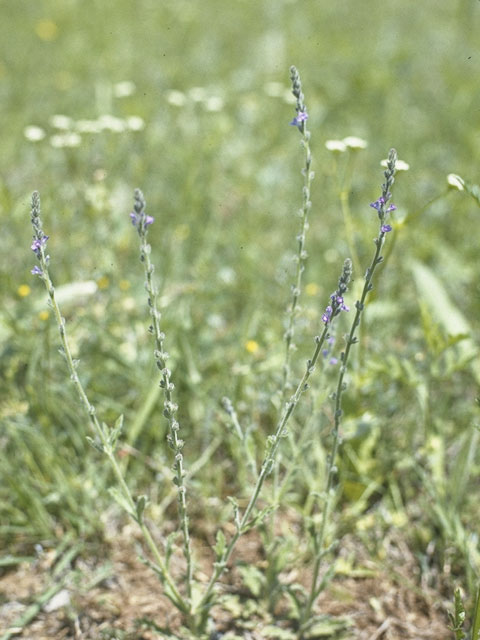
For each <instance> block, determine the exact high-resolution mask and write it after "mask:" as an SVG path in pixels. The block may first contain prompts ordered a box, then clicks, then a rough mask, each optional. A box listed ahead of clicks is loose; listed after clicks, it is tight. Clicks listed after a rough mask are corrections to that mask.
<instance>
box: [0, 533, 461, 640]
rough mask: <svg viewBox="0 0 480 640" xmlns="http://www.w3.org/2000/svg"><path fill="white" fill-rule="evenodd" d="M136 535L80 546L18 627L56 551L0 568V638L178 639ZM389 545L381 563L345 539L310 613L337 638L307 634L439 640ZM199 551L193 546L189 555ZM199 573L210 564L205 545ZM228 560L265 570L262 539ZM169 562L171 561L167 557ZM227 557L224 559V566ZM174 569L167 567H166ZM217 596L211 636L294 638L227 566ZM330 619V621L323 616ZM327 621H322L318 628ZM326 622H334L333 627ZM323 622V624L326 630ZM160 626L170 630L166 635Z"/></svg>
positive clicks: (443, 620)
mask: <svg viewBox="0 0 480 640" xmlns="http://www.w3.org/2000/svg"><path fill="white" fill-rule="evenodd" d="M135 537H136V532H135V530H134V528H133V527H132V526H127V527H124V528H123V530H122V532H121V534H119V535H116V536H114V537H112V539H111V540H109V542H108V545H106V547H105V548H103V552H102V553H103V557H99V555H100V554H99V553H98V549H97V553H96V554H94V556H92V557H89V555H88V553H86V552H85V549H84V550H83V551H82V553H81V554H80V555H78V556H77V557H76V558H75V559H74V560H73V562H72V563H71V564H70V566H69V569H68V571H67V572H66V573H65V574H63V576H58V577H57V579H58V580H62V582H61V585H60V586H59V589H58V590H57V594H56V595H55V596H54V597H53V598H51V599H50V600H49V601H48V602H46V603H44V605H43V606H41V607H40V606H38V611H37V612H35V615H32V616H31V617H32V618H33V619H32V620H31V621H30V622H29V623H28V624H26V625H25V626H22V625H17V628H16V629H14V628H13V627H14V626H15V624H16V621H18V620H19V618H21V617H22V616H25V614H26V613H27V612H28V607H29V606H30V605H32V603H34V602H35V601H37V599H38V597H39V596H41V594H44V593H45V592H46V590H47V589H48V588H49V587H50V586H51V585H52V568H53V566H54V564H55V563H56V562H58V557H57V555H56V553H55V550H54V549H52V550H44V552H43V553H42V554H40V556H39V557H38V559H37V560H35V561H34V562H29V563H23V564H20V565H18V566H16V567H15V568H14V569H13V570H8V569H3V570H2V573H0V638H1V634H2V633H5V631H6V630H7V629H10V630H11V631H13V633H12V635H11V636H4V637H12V638H23V639H27V638H28V639H29V640H47V639H48V640H60V639H70V638H72V639H74V640H97V639H107V638H110V639H113V638H116V639H118V640H156V639H157V638H165V637H173V638H178V639H180V640H187V636H186V635H185V633H184V632H182V631H180V627H179V622H180V621H179V618H178V615H177V614H176V611H175V610H174V607H173V606H172V604H171V603H170V602H169V600H167V599H166V598H165V597H164V596H163V595H162V589H161V585H160V583H159V581H158V579H157V577H156V576H155V574H154V573H153V571H152V570H151V569H150V568H149V567H148V566H146V565H145V564H144V563H142V562H141V561H140V560H139V559H138V554H137V553H136V551H135V543H136V540H135ZM387 547H389V548H390V551H389V552H388V554H387V557H386V558H385V559H383V558H382V561H381V562H380V561H372V560H370V559H368V557H367V554H366V553H365V551H364V550H363V549H362V548H361V545H359V543H358V541H355V540H354V539H353V538H351V539H350V538H349V539H348V540H346V541H345V542H344V543H342V550H343V551H342V552H343V553H345V549H347V554H348V555H349V557H350V558H351V557H352V551H354V553H355V558H356V560H355V563H354V564H355V567H352V568H350V570H346V571H343V572H342V573H341V574H340V575H336V576H335V578H334V579H333V580H332V582H331V583H330V584H329V586H328V588H327V589H326V590H325V591H324V592H323V593H322V594H321V596H320V598H319V601H318V604H317V610H316V613H318V614H322V615H325V616H327V617H326V618H325V619H326V620H327V622H328V621H329V620H330V621H333V622H334V621H335V619H337V618H340V619H348V622H349V626H347V627H343V630H342V629H341V627H342V625H340V628H339V630H338V631H337V635H335V634H333V631H332V634H333V635H329V634H328V631H325V630H324V631H323V632H322V631H321V630H320V631H319V632H318V635H313V636H312V640H313V639H315V638H318V640H326V638H338V639H340V638H342V639H352V640H354V639H355V640H397V639H401V638H408V639H409V640H447V639H451V638H452V634H451V632H449V631H448V626H447V624H448V622H447V615H446V609H447V606H448V603H447V602H446V601H445V600H444V599H443V598H442V596H441V595H440V594H439V593H438V592H435V591H434V590H432V589H431V588H428V587H427V586H425V585H422V584H421V578H420V577H419V571H418V567H417V563H416V560H415V558H414V556H413V554H411V553H410V552H409V550H408V548H407V547H406V546H405V545H402V544H401V543H400V544H391V543H390V544H389V545H387ZM201 551H202V549H199V548H197V549H196V553H197V556H198V555H199V553H201ZM204 551H205V554H204V555H205V573H203V572H202V570H199V571H198V572H197V575H196V578H197V579H198V580H201V581H202V580H206V579H207V577H208V576H207V567H208V565H209V560H208V550H207V545H205V548H204ZM236 558H237V559H238V558H242V561H243V562H247V563H249V564H251V565H253V566H257V567H259V568H260V569H262V567H264V566H265V562H264V558H263V557H262V551H261V545H260V544H259V541H258V539H257V538H256V535H255V534H254V533H251V534H248V535H246V536H244V538H243V539H241V540H240V543H239V548H238V550H237V554H236ZM174 562H175V559H174ZM234 564H235V558H234V559H233V565H234ZM173 569H174V570H175V567H174V568H173ZM308 574H309V567H308V566H307V567H305V568H304V570H303V571H293V572H289V573H288V574H286V575H284V576H282V579H283V580H284V581H285V582H288V583H291V582H299V583H302V582H304V583H305V584H307V582H308ZM223 589H224V592H225V594H226V598H225V602H224V604H223V605H222V606H218V607H216V608H214V609H213V610H212V618H213V620H214V624H215V627H216V631H215V632H214V633H212V634H211V638H212V639H213V638H215V640H221V639H222V638H224V639H225V640H229V639H233V638H237V639H244V640H263V639H275V638H278V639H279V640H281V639H282V638H287V637H294V636H293V635H291V636H289V635H288V630H289V629H290V630H292V629H293V626H292V622H291V620H289V619H288V617H287V613H288V611H287V607H286V606H285V605H280V606H279V607H278V610H276V611H275V612H274V613H273V614H269V613H268V612H267V611H266V607H265V605H264V603H262V602H260V601H258V599H255V598H254V597H253V595H252V593H251V592H249V591H248V589H246V588H245V586H244V585H243V583H242V581H241V580H240V577H239V575H238V573H237V572H236V570H235V569H234V567H232V571H230V572H229V573H228V574H227V576H226V578H225V580H224V582H223ZM328 616H330V618H329V617H328ZM327 627H328V624H327ZM333 627H335V624H333ZM333 627H332V628H333ZM162 629H170V632H171V635H167V634H166V631H165V632H164V631H162Z"/></svg>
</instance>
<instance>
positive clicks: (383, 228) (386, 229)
mask: <svg viewBox="0 0 480 640" xmlns="http://www.w3.org/2000/svg"><path fill="white" fill-rule="evenodd" d="M380 230H381V232H382V233H388V232H389V231H391V230H392V225H391V224H382V226H381V227H380Z"/></svg>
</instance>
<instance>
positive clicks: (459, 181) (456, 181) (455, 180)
mask: <svg viewBox="0 0 480 640" xmlns="http://www.w3.org/2000/svg"><path fill="white" fill-rule="evenodd" d="M447 182H448V186H449V187H452V189H458V191H464V190H465V181H464V179H463V178H461V177H460V176H457V174H456V173H449V174H448V176H447Z"/></svg>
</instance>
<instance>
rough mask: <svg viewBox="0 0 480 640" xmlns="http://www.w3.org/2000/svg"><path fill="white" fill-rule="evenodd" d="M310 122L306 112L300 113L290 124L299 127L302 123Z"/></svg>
mask: <svg viewBox="0 0 480 640" xmlns="http://www.w3.org/2000/svg"><path fill="white" fill-rule="evenodd" d="M307 120H308V113H307V112H306V111H299V112H298V113H297V115H296V116H295V118H294V119H293V120H292V121H291V122H290V124H291V125H292V126H293V127H298V126H299V125H301V123H302V122H306V121H307Z"/></svg>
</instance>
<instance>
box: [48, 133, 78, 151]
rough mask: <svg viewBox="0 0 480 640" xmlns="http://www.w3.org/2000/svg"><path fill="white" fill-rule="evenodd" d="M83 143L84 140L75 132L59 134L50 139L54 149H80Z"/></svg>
mask: <svg viewBox="0 0 480 640" xmlns="http://www.w3.org/2000/svg"><path fill="white" fill-rule="evenodd" d="M81 142H82V138H81V137H80V136H79V135H78V133H74V132H73V131H71V132H68V133H58V134H56V135H54V136H52V137H51V138H50V144H51V145H52V147H56V148H58V149H59V148H62V147H78V146H79V145H80V143H81Z"/></svg>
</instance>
